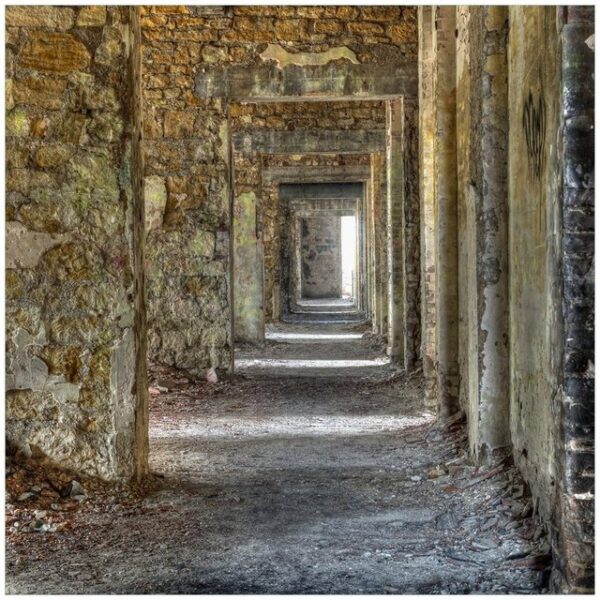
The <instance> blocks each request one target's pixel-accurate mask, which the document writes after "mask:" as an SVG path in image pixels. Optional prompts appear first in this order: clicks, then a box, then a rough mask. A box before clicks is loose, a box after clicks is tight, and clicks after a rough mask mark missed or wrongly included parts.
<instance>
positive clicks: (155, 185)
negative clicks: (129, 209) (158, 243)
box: [144, 176, 167, 231]
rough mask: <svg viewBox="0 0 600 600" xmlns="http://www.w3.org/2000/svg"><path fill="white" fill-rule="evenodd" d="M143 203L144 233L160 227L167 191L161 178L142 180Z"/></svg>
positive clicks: (152, 177)
mask: <svg viewBox="0 0 600 600" xmlns="http://www.w3.org/2000/svg"><path fill="white" fill-rule="evenodd" d="M144 202H145V210H146V231H150V230H152V229H157V228H159V227H161V226H162V222H163V216H164V212H165V207H166V204H167V190H166V187H165V182H164V180H163V179H162V177H157V176H150V177H146V178H145V179H144Z"/></svg>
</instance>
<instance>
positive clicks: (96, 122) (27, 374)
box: [6, 6, 147, 478]
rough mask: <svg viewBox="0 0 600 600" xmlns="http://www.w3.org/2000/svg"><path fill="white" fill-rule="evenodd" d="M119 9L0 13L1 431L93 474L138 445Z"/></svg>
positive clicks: (127, 40) (126, 91) (130, 194)
mask: <svg viewBox="0 0 600 600" xmlns="http://www.w3.org/2000/svg"><path fill="white" fill-rule="evenodd" d="M132 20H135V11H129V9H127V8H125V7H122V8H115V7H110V8H107V7H101V6H88V7H84V8H67V7H64V8H63V7H60V8H59V7H49V6H48V7H19V6H15V7H8V8H7V10H6V43H7V47H6V48H7V49H6V55H7V72H6V74H7V82H8V85H7V91H8V93H7V105H6V108H7V119H6V150H7V172H6V176H7V179H6V191H7V201H6V210H7V215H6V218H7V238H6V241H7V246H6V252H7V261H6V266H7V271H6V294H7V305H6V319H7V320H6V324H7V331H6V339H7V354H6V389H7V405H6V433H7V438H8V440H9V444H12V445H14V446H16V447H17V448H20V449H22V450H25V451H26V452H33V453H41V454H43V455H47V456H48V457H49V458H50V459H51V460H53V461H55V462H58V463H60V464H63V465H65V466H68V467H70V468H72V469H75V470H76V471H79V472H85V473H89V474H94V475H99V476H101V477H105V478H113V477H116V476H130V475H132V474H134V472H135V470H136V467H135V464H136V462H135V455H136V453H137V454H140V455H142V456H143V449H142V448H140V447H138V448H137V449H136V434H135V428H136V418H137V408H138V407H137V405H136V390H137V386H138V385H139V386H140V389H142V390H143V388H144V387H145V385H146V384H145V380H144V381H138V379H140V378H142V379H144V378H145V372H144V369H143V366H140V370H137V371H136V368H137V367H136V357H137V359H138V360H139V355H138V352H137V351H138V349H139V347H140V344H142V343H143V340H142V338H143V332H141V333H140V331H139V329H137V330H136V328H139V325H140V321H139V319H138V316H137V315H136V310H141V307H140V305H139V304H135V305H134V303H136V302H138V300H136V297H137V296H138V291H137V288H136V285H135V281H136V278H137V277H138V275H139V272H140V271H139V267H140V264H139V260H138V257H139V253H138V248H137V247H136V244H138V245H139V240H138V239H137V237H136V234H135V231H134V226H133V221H134V211H135V210H138V209H139V204H136V198H135V196H134V192H136V191H139V190H137V187H136V186H135V185H134V184H133V183H132V181H133V180H134V179H135V178H136V176H137V174H138V171H137V170H136V169H137V163H136V160H137V158H136V156H137V155H136V148H134V147H133V146H134V145H135V141H133V143H132V140H134V138H133V131H134V130H135V125H134V119H133V115H132V110H133V107H134V106H135V103H134V95H135V93H134V90H133V86H132V79H131V77H130V73H131V71H130V69H131V68H132V65H131V62H132V60H133V59H134V55H135V53H136V52H139V39H138V38H136V36H135V35H134V33H135V32H134V30H135V23H132ZM138 299H139V298H138ZM145 435H147V432H146V434H145ZM138 451H139V452H138ZM142 462H143V460H142Z"/></svg>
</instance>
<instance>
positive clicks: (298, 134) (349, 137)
mask: <svg viewBox="0 0 600 600" xmlns="http://www.w3.org/2000/svg"><path fill="white" fill-rule="evenodd" d="M232 143H233V149H234V151H235V152H241V153H243V154H255V153H257V152H262V153H265V154H327V153H328V154H357V153H359V152H360V153H364V154H369V153H372V152H382V151H383V150H384V149H385V131H384V130H383V129H381V130H377V129H376V130H370V131H366V130H351V131H348V130H326V129H325V130H324V129H321V130H310V129H300V130H297V131H257V132H254V133H245V132H239V133H235V134H233V136H232Z"/></svg>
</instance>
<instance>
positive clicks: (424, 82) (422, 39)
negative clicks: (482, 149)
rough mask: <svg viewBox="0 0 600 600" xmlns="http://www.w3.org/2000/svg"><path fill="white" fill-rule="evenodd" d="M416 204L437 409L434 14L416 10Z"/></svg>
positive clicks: (424, 344) (429, 397)
mask: <svg viewBox="0 0 600 600" xmlns="http://www.w3.org/2000/svg"><path fill="white" fill-rule="evenodd" d="M418 10H419V201H420V220H419V223H420V236H421V261H420V264H421V358H422V363H423V379H424V382H425V399H426V402H427V406H428V407H437V404H438V399H437V375H436V371H435V369H436V362H437V352H436V333H435V316H436V309H435V304H436V296H435V272H436V265H435V207H434V185H433V181H434V176H435V175H434V173H435V172H434V165H433V160H434V146H433V141H434V123H433V109H434V106H433V29H434V14H433V13H434V11H433V9H432V8H431V7H426V6H423V7H419V9H418Z"/></svg>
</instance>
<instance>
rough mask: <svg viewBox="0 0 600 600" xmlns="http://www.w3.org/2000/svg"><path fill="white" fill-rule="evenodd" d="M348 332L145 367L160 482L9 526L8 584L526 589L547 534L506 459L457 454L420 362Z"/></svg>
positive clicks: (49, 589) (317, 331) (535, 588)
mask: <svg viewBox="0 0 600 600" xmlns="http://www.w3.org/2000/svg"><path fill="white" fill-rule="evenodd" d="M363 333H364V328H363V327H361V326H359V325H356V324H349V325H339V324H337V325H335V324H329V325H327V324H323V323H321V324H313V325H310V326H307V325H298V324H296V325H287V326H280V327H278V328H277V329H271V330H270V331H269V335H268V341H267V345H266V347H265V348H264V349H251V348H244V349H242V350H241V351H240V352H239V353H238V358H239V360H241V361H244V362H241V363H239V364H238V367H239V368H238V371H239V372H238V374H237V375H236V377H235V380H234V381H233V382H227V383H225V382H223V383H218V384H216V385H214V386H209V385H208V384H206V383H204V382H201V383H197V382H188V381H187V380H186V379H185V378H184V377H183V376H181V375H180V374H179V375H178V374H177V372H173V371H171V372H167V371H165V370H155V371H154V377H155V381H154V382H153V383H154V385H158V386H160V389H161V390H162V392H161V393H160V395H158V396H154V397H153V404H152V407H151V428H150V436H151V468H152V470H153V471H154V472H158V473H160V474H162V477H161V478H160V482H161V483H160V486H158V488H157V489H155V490H154V491H153V492H152V493H151V494H149V495H148V496H147V497H146V498H143V499H140V500H139V501H138V502H137V503H136V504H134V505H133V506H131V505H128V506H124V505H123V504H121V503H120V502H119V498H118V497H117V498H115V499H114V502H113V505H112V507H110V510H108V511H107V510H105V509H104V510H99V509H98V506H97V505H96V504H95V499H94V497H93V496H92V495H90V497H89V499H88V500H87V501H86V502H84V503H83V505H82V507H81V509H80V510H79V511H78V512H77V513H76V515H75V517H74V518H75V519H76V521H77V525H78V526H77V527H75V528H74V529H73V531H71V532H69V533H66V534H57V533H54V534H53V533H46V534H40V533H30V534H23V536H24V537H23V539H25V538H26V540H25V541H21V542H20V543H16V544H14V545H9V547H8V551H7V561H8V562H9V564H11V568H10V571H9V577H8V581H7V591H8V592H12V593H211V592H215V593H217V592H218V593H360V592H362V593H434V594H437V593H474V592H480V593H490V592H496V593H506V592H520V593H539V591H540V589H541V588H542V587H543V586H544V585H545V580H546V574H547V571H545V570H544V569H545V568H546V567H547V564H548V559H547V556H546V553H547V551H548V549H547V547H546V546H545V538H544V536H543V535H542V531H541V529H540V528H539V527H537V526H536V524H535V523H534V522H533V520H532V519H531V518H530V515H531V510H532V506H531V501H530V500H529V499H528V498H527V492H526V490H525V489H524V487H523V484H522V482H521V480H520V478H519V477H518V475H517V474H516V471H515V470H514V469H513V468H511V467H505V468H503V469H500V470H493V471H491V472H490V471H486V470H485V469H481V470H478V469H476V468H475V467H473V466H471V465H470V464H469V463H468V461H467V459H466V455H465V452H464V450H465V449H464V439H465V438H464V433H463V429H462V425H461V424H460V423H459V422H454V423H450V422H445V423H439V422H436V421H435V419H434V418H433V415H431V414H429V413H427V412H425V411H424V410H423V408H422V384H421V381H420V378H419V376H418V375H414V376H412V377H408V378H407V377H405V376H404V375H403V374H401V373H396V372H394V371H393V370H392V368H391V367H390V366H389V364H388V363H387V361H386V360H385V357H384V355H383V352H382V350H381V349H380V347H379V345H378V343H377V340H376V338H374V337H373V336H370V335H363ZM298 360H299V361H313V362H310V363H308V364H307V363H302V362H301V363H294V362H293V361H298ZM314 361H325V362H318V363H315V362H314ZM326 361H334V363H333V364H334V365H335V364H337V365H338V366H337V367H336V366H333V367H332V366H327V365H326ZM335 361H338V362H337V363H336V362H335ZM339 361H342V362H339ZM347 361H363V362H359V363H357V365H358V366H353V365H352V363H348V362H347ZM365 361H366V362H365ZM368 361H370V362H368ZM240 365H241V366H240ZM298 365H300V366H298ZM302 365H304V366H302ZM339 365H341V366H339ZM166 390H168V391H166ZM84 485H85V484H84ZM57 535H62V536H63V539H62V541H61V543H60V544H57V545H56V546H55V550H54V551H53V552H52V553H50V554H47V555H46V556H45V557H44V560H43V561H42V562H40V561H37V560H36V558H35V557H36V554H40V553H43V552H44V545H45V544H47V540H48V539H49V537H51V536H57ZM25 550H26V551H25Z"/></svg>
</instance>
